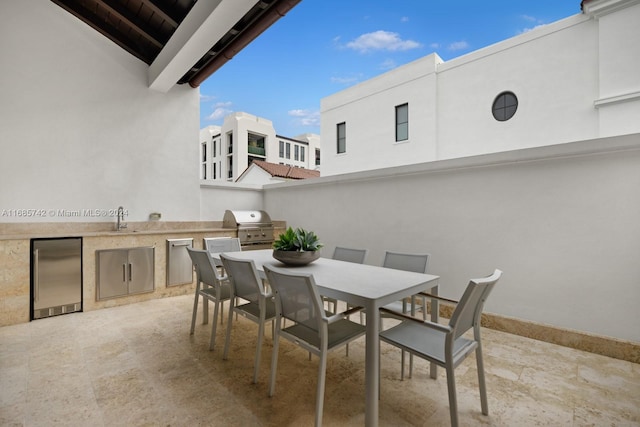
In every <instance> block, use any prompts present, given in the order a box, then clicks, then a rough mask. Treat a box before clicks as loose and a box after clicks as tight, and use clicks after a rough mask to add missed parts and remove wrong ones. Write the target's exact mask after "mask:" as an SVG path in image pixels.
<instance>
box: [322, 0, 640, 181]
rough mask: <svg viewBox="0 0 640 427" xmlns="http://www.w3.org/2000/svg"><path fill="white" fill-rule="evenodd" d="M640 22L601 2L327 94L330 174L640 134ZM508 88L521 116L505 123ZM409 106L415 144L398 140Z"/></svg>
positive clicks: (628, 5) (630, 5) (634, 7)
mask: <svg viewBox="0 0 640 427" xmlns="http://www.w3.org/2000/svg"><path fill="white" fill-rule="evenodd" d="M602 5H606V6H602ZM589 8H592V9H596V10H597V13H596V12H594V11H593V10H592V9H589ZM639 21H640V4H639V2H638V1H637V0H614V1H604V0H595V1H592V2H589V3H586V6H585V13H584V14H578V15H575V16H571V17H569V18H566V19H563V20H561V21H558V22H555V23H553V24H549V25H545V26H543V27H540V28H537V29H535V30H532V31H529V32H527V33H524V34H521V35H518V36H516V37H513V38H511V39H508V40H505V41H503V42H500V43H497V44H495V45H492V46H489V47H487V48H484V49H481V50H478V51H476V52H472V53H470V54H467V55H464V56H462V57H459V58H456V59H454V60H451V61H448V62H443V61H442V60H441V59H440V58H439V57H438V56H437V55H436V54H432V55H429V56H427V57H424V58H422V59H419V60H417V61H414V62H412V63H409V64H407V65H405V66H402V67H399V68H397V69H395V70H392V71H390V72H388V73H386V74H383V75H381V76H379V77H376V78H374V79H371V80H369V81H366V82H363V83H361V84H359V85H356V86H354V87H352V88H349V89H346V90H344V91H342V92H339V93H336V94H334V95H331V96H329V97H326V98H324V99H322V101H321V135H322V141H323V149H322V154H323V158H322V175H323V176H328V175H335V174H341V173H346V172H354V171H361V170H370V169H376V168H382V167H393V166H398V165H403V164H412V163H419V162H425V161H433V160H443V159H452V158H459V157H466V156H474V155H480V154H487V153H495V152H501V151H508V150H516V149H523V148H529V147H536V146H541V145H554V144H562V143H568V142H574V141H581V140H586V139H593V138H599V137H606V136H615V135H625V134H632V133H638V132H640V120H637V117H640V73H638V72H637V70H638V69H640V26H638V25H637V22H639ZM504 91H511V92H513V93H514V94H515V95H516V96H517V98H518V109H517V111H516V113H515V115H514V116H513V117H512V118H511V119H510V120H507V121H497V120H496V119H495V118H494V117H493V115H492V104H493V102H494V100H495V99H496V97H497V96H498V95H499V94H500V93H502V92H504ZM402 103H408V108H409V139H408V140H406V141H403V142H395V138H394V129H395V121H394V120H395V117H394V107H395V106H397V105H400V104H402ZM339 123H345V125H346V134H347V137H346V152H345V153H342V154H338V153H337V150H336V126H337V124H339Z"/></svg>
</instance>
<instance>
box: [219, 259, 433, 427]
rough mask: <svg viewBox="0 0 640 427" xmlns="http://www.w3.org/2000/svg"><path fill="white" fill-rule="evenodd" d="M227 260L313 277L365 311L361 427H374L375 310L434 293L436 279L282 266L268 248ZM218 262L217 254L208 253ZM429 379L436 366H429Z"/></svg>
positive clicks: (328, 292)
mask: <svg viewBox="0 0 640 427" xmlns="http://www.w3.org/2000/svg"><path fill="white" fill-rule="evenodd" d="M226 254H228V255H229V256H231V257H234V258H239V259H250V260H252V261H253V262H254V263H255V266H256V269H257V270H258V272H259V273H260V274H261V276H262V277H263V278H264V277H265V276H264V269H263V265H265V264H270V265H273V266H276V267H279V268H286V269H290V271H292V272H296V273H306V274H313V277H314V280H315V282H316V285H317V286H318V292H319V293H320V294H321V295H324V296H327V297H330V298H335V299H337V300H340V301H345V302H347V303H349V304H351V305H353V306H361V307H364V308H365V312H366V320H367V323H366V327H367V329H366V344H365V394H366V397H365V425H366V426H377V425H378V410H379V408H378V390H379V382H380V378H379V372H380V371H379V367H380V337H379V333H380V312H379V310H378V309H379V308H380V307H382V306H384V305H386V304H389V303H391V302H394V301H398V300H401V299H403V298H406V297H409V296H411V295H414V294H416V293H418V292H420V291H425V290H430V291H431V293H432V294H434V295H437V294H438V281H439V277H438V276H434V275H432V274H424V273H414V272H409V271H403V270H394V269H391V268H383V267H378V266H373V265H367V264H356V263H350V262H345V261H338V260H333V259H329V258H319V259H317V260H316V261H314V262H313V263H311V264H308V265H305V266H296V267H291V266H286V265H284V264H282V263H281V262H280V261H277V260H276V259H274V258H273V256H272V254H273V251H272V250H271V249H263V250H255V251H242V252H227V253H226ZM212 255H213V257H214V259H216V258H217V259H218V260H219V259H220V256H219V254H212ZM431 303H432V306H431V307H432V310H431V321H433V322H437V321H438V302H437V300H435V299H432V300H431ZM430 369H431V377H434V378H435V375H436V367H435V365H433V364H432V365H431V368H430Z"/></svg>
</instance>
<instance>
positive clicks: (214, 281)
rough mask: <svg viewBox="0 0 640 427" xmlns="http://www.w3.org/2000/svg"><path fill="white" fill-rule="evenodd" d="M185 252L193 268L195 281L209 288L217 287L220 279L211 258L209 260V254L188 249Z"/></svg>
mask: <svg viewBox="0 0 640 427" xmlns="http://www.w3.org/2000/svg"><path fill="white" fill-rule="evenodd" d="M187 252H188V253H189V256H190V257H191V262H192V263H193V265H194V266H195V269H196V277H197V280H198V281H199V282H202V283H206V284H207V285H210V286H216V285H218V284H219V282H220V280H221V277H220V275H219V274H218V270H217V269H216V267H215V264H214V262H213V258H211V254H210V253H209V252H208V251H205V250H201V249H193V248H190V247H187Z"/></svg>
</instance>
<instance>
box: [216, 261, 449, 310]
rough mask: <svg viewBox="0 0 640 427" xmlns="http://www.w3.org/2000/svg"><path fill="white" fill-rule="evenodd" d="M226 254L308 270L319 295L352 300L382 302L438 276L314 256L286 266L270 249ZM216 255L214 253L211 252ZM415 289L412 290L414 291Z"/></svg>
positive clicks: (259, 264) (259, 266)
mask: <svg viewBox="0 0 640 427" xmlns="http://www.w3.org/2000/svg"><path fill="white" fill-rule="evenodd" d="M227 254H228V255H229V256H230V257H233V258H239V259H250V260H252V261H253V262H254V263H255V265H256V268H257V269H258V271H260V272H262V271H263V268H262V266H263V265H265V264H267V265H273V266H274V267H278V268H285V269H287V270H289V271H291V272H294V273H303V274H312V275H313V278H314V280H315V282H316V285H317V286H318V288H319V291H320V293H321V294H322V295H325V296H328V297H332V298H337V299H340V300H342V301H347V302H349V303H352V304H358V305H369V304H371V303H375V305H376V306H382V305H385V304H388V303H390V302H393V301H397V300H399V299H401V298H402V297H404V296H406V295H408V293H407V292H408V291H409V294H411V293H417V292H419V291H422V290H424V289H425V288H428V287H429V286H428V285H433V286H436V285H437V284H438V279H439V277H438V276H434V275H432V274H425V273H414V272H410V271H404V270H395V269H391V268H384V267H379V266H373V265H368V264H356V263H351V262H346V261H338V260H334V259H330V258H318V259H317V260H316V261H314V262H313V263H311V264H307V265H305V266H287V265H285V264H283V263H281V262H280V261H278V260H276V259H275V258H273V256H272V254H273V251H272V250H271V249H264V250H256V251H242V252H227ZM213 257H214V258H218V259H219V255H218V254H213ZM414 291H415V292H414Z"/></svg>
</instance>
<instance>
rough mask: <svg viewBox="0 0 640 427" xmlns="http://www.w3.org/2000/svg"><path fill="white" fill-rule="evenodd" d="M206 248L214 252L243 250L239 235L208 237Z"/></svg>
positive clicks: (205, 242)
mask: <svg viewBox="0 0 640 427" xmlns="http://www.w3.org/2000/svg"><path fill="white" fill-rule="evenodd" d="M204 248H205V249H206V250H208V251H209V252H210V253H212V254H216V253H222V252H238V251H241V250H242V248H241V247H240V239H238V238H237V237H206V238H205V239H204Z"/></svg>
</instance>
